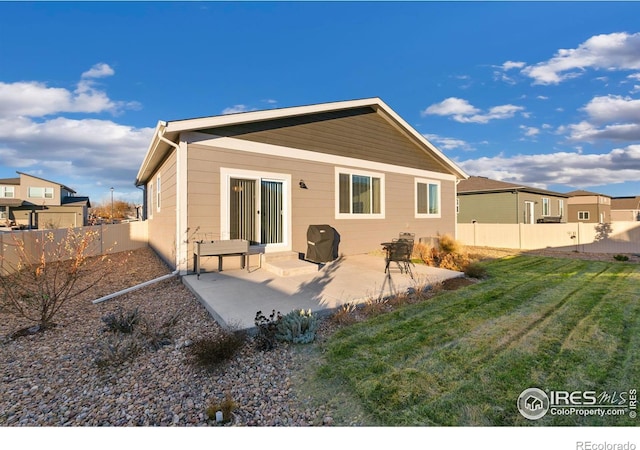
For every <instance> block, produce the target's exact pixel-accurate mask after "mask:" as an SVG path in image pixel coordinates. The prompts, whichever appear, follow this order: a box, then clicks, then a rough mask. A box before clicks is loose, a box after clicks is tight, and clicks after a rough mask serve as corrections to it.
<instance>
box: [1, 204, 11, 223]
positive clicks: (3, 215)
mask: <svg viewBox="0 0 640 450" xmlns="http://www.w3.org/2000/svg"><path fill="white" fill-rule="evenodd" d="M8 209H9V208H8V207H6V206H0V219H2V220H6V219H8V218H9V215H8V214H7V210H8Z"/></svg>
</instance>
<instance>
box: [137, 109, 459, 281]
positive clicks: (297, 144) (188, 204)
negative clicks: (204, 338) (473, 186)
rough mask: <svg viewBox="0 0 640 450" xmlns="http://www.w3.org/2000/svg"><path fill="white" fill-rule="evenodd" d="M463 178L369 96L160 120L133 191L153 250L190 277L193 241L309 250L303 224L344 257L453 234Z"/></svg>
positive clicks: (259, 250) (267, 249)
mask: <svg viewBox="0 0 640 450" xmlns="http://www.w3.org/2000/svg"><path fill="white" fill-rule="evenodd" d="M466 177H467V175H466V174H465V173H464V171H462V170H461V169H460V168H459V167H458V166H457V165H456V164H454V163H453V162H452V161H451V160H450V159H449V158H447V157H446V156H445V155H444V154H443V153H442V152H440V150H438V149H437V148H436V147H435V146H434V145H433V144H431V143H430V142H429V141H427V140H426V139H425V138H424V136H423V135H422V134H421V133H419V132H418V131H416V130H415V129H413V128H412V127H411V126H410V125H409V124H408V123H407V122H405V120H403V119H402V118H401V117H400V116H399V115H398V114H396V113H395V112H394V111H393V110H392V109H391V108H390V107H389V106H387V105H386V104H385V103H384V102H383V101H382V100H380V99H379V98H368V99H362V100H350V101H343V102H333V103H323V104H317V105H308V106H298V107H291V108H280V109H271V110H265V111H251V112H244V113H237V114H229V115H222V116H212V117H203V118H197V119H186V120H173V121H168V122H164V121H160V122H158V125H157V127H156V130H155V133H154V135H153V138H152V140H151V143H150V144H149V148H148V150H147V153H146V155H145V157H144V160H143V162H142V164H141V166H140V169H139V171H138V175H137V179H136V182H135V184H136V185H137V186H144V189H145V192H146V195H145V212H146V214H145V219H146V220H147V221H148V234H149V245H150V246H151V247H152V248H154V249H155V250H156V252H157V253H158V254H159V255H160V256H161V257H162V258H163V259H164V260H165V261H166V262H167V263H168V264H169V265H171V266H172V267H174V268H176V269H178V270H180V272H181V273H187V271H189V270H191V269H192V268H193V265H192V264H193V261H192V255H193V248H194V242H195V241H198V240H229V239H246V240H248V241H250V243H251V252H252V253H277V252H282V253H286V252H289V253H291V252H297V253H298V254H304V253H305V252H307V248H308V247H307V245H308V244H307V230H308V228H309V226H310V225H330V226H331V227H332V228H333V229H334V230H335V231H336V232H337V233H338V235H339V248H338V251H339V253H340V254H344V255H350V254H358V253H366V252H369V251H372V250H379V249H380V248H381V247H380V243H382V242H385V241H388V240H390V239H392V238H395V237H398V233H400V232H411V233H415V235H416V239H417V238H418V237H422V236H425V237H431V236H437V235H438V234H444V233H450V234H452V235H454V236H455V230H456V214H455V199H456V184H457V182H458V181H459V180H461V179H464V178H466ZM231 262H232V261H231ZM226 265H227V263H226V262H225V266H226Z"/></svg>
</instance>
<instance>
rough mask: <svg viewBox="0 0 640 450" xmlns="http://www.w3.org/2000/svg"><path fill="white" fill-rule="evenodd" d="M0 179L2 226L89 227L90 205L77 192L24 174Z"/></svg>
mask: <svg viewBox="0 0 640 450" xmlns="http://www.w3.org/2000/svg"><path fill="white" fill-rule="evenodd" d="M17 173H18V175H19V176H18V177H15V178H2V179H0V226H11V227H16V228H39V229H47V228H68V227H81V226H84V225H86V224H87V220H88V217H89V208H90V207H91V203H90V202H89V198H88V197H76V196H75V194H76V191H74V190H73V189H71V188H69V187H67V186H65V185H64V184H60V183H56V182H55V181H49V180H45V179H44V178H39V177H35V176H33V175H29V174H26V173H22V172H17Z"/></svg>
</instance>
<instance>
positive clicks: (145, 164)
mask: <svg viewBox="0 0 640 450" xmlns="http://www.w3.org/2000/svg"><path fill="white" fill-rule="evenodd" d="M166 126H167V123H166V122H163V121H162V120H159V121H158V124H157V125H156V129H155V130H154V132H153V137H152V138H151V142H150V143H149V147H148V148H147V152H146V153H145V154H144V159H143V160H142V164H140V169H138V174H137V175H136V183H135V184H136V186H140V184H141V182H142V180H143V179H144V173H145V172H146V170H147V169H148V168H149V164H150V163H151V160H152V159H153V156H154V154H155V153H156V151H157V149H158V144H160V139H159V136H160V130H161V129H162V128H164V127H166Z"/></svg>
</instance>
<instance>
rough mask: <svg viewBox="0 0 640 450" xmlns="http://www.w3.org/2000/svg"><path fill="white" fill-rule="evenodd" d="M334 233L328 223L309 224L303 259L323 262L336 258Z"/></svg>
mask: <svg viewBox="0 0 640 450" xmlns="http://www.w3.org/2000/svg"><path fill="white" fill-rule="evenodd" d="M335 249H336V233H335V230H334V229H333V227H331V226H330V225H309V228H308V229H307V254H306V255H305V259H306V260H307V261H312V262H316V263H325V262H329V261H333V260H334V259H336V256H337V255H336V254H335V253H336V252H335Z"/></svg>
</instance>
